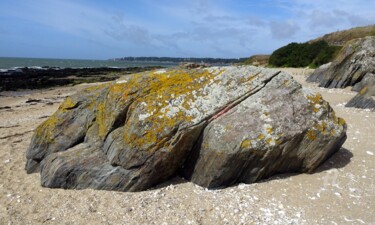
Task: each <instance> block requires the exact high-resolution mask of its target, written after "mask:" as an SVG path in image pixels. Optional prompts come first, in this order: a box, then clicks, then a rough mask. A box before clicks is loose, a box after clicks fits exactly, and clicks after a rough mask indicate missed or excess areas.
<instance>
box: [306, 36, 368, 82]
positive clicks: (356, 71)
mask: <svg viewBox="0 0 375 225" xmlns="http://www.w3.org/2000/svg"><path fill="white" fill-rule="evenodd" d="M374 73H375V37H365V38H360V39H355V40H353V41H350V42H348V43H347V44H346V45H345V46H344V47H343V49H342V50H341V51H340V53H339V55H338V56H337V58H336V59H335V60H334V61H333V62H332V63H331V64H330V65H329V66H327V65H323V66H322V67H321V68H319V69H317V70H316V71H315V72H314V73H313V74H311V76H310V77H309V78H308V81H312V82H319V86H320V87H325V88H345V87H348V86H354V85H356V84H357V83H359V82H361V81H362V80H366V79H368V78H367V77H370V76H373V74H374Z"/></svg>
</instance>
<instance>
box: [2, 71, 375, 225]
mask: <svg viewBox="0 0 375 225" xmlns="http://www.w3.org/2000/svg"><path fill="white" fill-rule="evenodd" d="M286 70H287V71H288V72H290V73H291V74H292V75H294V77H295V78H296V79H297V80H298V81H300V82H301V83H303V84H304V85H306V86H308V87H310V88H312V89H313V90H316V91H318V92H320V93H321V94H322V95H323V97H324V98H325V99H326V100H328V101H329V102H330V104H331V106H332V107H333V108H334V109H335V111H336V112H337V114H338V115H339V116H340V117H343V118H344V119H345V120H346V121H347V123H348V139H347V141H346V143H345V144H344V146H343V147H344V148H343V149H341V151H340V152H339V153H337V154H335V155H334V156H333V157H332V158H331V159H329V160H328V161H327V162H326V163H324V164H323V165H322V166H321V167H319V169H318V170H317V171H316V173H314V174H299V175H292V174H289V175H282V176H278V177H274V178H272V179H269V180H266V181H263V182H260V183H256V184H250V185H247V184H240V185H237V186H234V187H230V188H226V189H221V190H205V189H203V188H201V187H199V186H196V185H194V184H192V183H189V182H186V181H185V180H182V179H180V178H175V179H174V180H172V181H171V182H168V183H164V184H162V185H160V186H159V187H158V188H155V189H153V190H149V191H144V192H137V193H120V192H110V191H96V190H81V191H75V190H62V189H47V188H42V187H41V186H40V176H39V174H31V175H26V173H25V171H24V169H23V168H24V164H25V152H26V149H27V147H28V145H29V143H30V138H31V135H32V131H33V129H35V127H36V126H37V125H38V124H40V123H41V122H42V121H43V120H45V118H46V116H49V115H51V114H52V113H53V112H54V111H55V110H56V109H57V107H58V103H59V102H61V101H62V100H63V98H64V97H65V96H67V95H70V94H72V93H74V92H76V91H77V90H80V89H82V88H84V87H87V85H86V86H85V85H80V86H76V87H66V88H56V89H50V90H43V91H33V92H24V93H20V92H13V93H0V94H1V96H0V224H163V223H165V224H375V181H374V180H375V138H374V134H375V112H370V111H366V110H358V109H351V108H345V107H344V103H345V102H347V101H348V100H349V99H350V98H352V97H353V96H354V94H355V93H353V92H351V91H350V90H349V89H345V90H341V89H340V90H327V89H321V88H318V87H317V86H316V85H315V84H306V83H305V81H304V79H305V77H304V76H303V75H301V74H303V73H305V74H307V73H308V72H311V71H307V70H296V69H286ZM29 98H32V99H42V101H41V102H37V103H25V102H26V100H28V99H29ZM51 103H53V104H51ZM5 106H9V107H11V108H10V109H9V108H8V109H7V108H4V107H5ZM1 108H2V109H1Z"/></svg>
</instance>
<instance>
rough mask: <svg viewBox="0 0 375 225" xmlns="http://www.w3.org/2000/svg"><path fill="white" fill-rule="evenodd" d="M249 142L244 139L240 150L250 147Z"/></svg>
mask: <svg viewBox="0 0 375 225" xmlns="http://www.w3.org/2000/svg"><path fill="white" fill-rule="evenodd" d="M251 146H252V145H251V141H250V140H248V139H246V140H243V141H242V142H241V148H243V149H249V148H250V147H251Z"/></svg>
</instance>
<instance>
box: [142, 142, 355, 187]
mask: <svg viewBox="0 0 375 225" xmlns="http://www.w3.org/2000/svg"><path fill="white" fill-rule="evenodd" d="M352 157H353V153H352V152H351V151H349V150H348V149H346V148H341V149H340V150H339V151H338V152H336V153H334V154H333V155H332V156H331V157H329V158H328V159H327V160H326V161H325V162H323V163H322V164H321V165H320V166H319V167H318V168H316V169H315V171H314V172H312V173H311V174H316V173H321V172H324V171H326V170H330V169H339V168H343V167H345V166H346V165H348V164H349V163H350V161H351V158H352ZM300 174H301V173H299V172H296V173H294V172H290V173H280V174H275V175H273V176H270V177H268V178H264V179H261V180H259V181H257V182H255V183H264V182H269V181H272V180H279V179H287V178H289V177H293V176H298V175H300ZM188 182H190V181H188V180H185V179H184V178H182V177H180V176H176V177H173V178H172V179H170V180H168V181H166V182H163V183H161V184H158V185H156V186H154V187H152V188H150V189H148V190H156V189H160V188H165V187H168V186H170V185H179V184H183V183H188ZM239 184H240V183H235V184H233V185H229V186H228V187H217V188H211V189H210V190H220V189H226V188H230V187H236V186H238V185H239Z"/></svg>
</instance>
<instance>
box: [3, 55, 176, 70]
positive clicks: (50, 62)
mask: <svg viewBox="0 0 375 225" xmlns="http://www.w3.org/2000/svg"><path fill="white" fill-rule="evenodd" d="M175 65H177V63H174V62H158V61H153V62H144V61H142V62H137V61H132V62H129V61H115V60H110V59H108V60H98V59H55V58H26V57H25V58H23V57H0V70H12V69H17V68H24V67H29V68H36V69H39V68H40V69H41V68H43V67H58V68H99V67H112V68H127V67H145V66H165V67H170V66H175Z"/></svg>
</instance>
